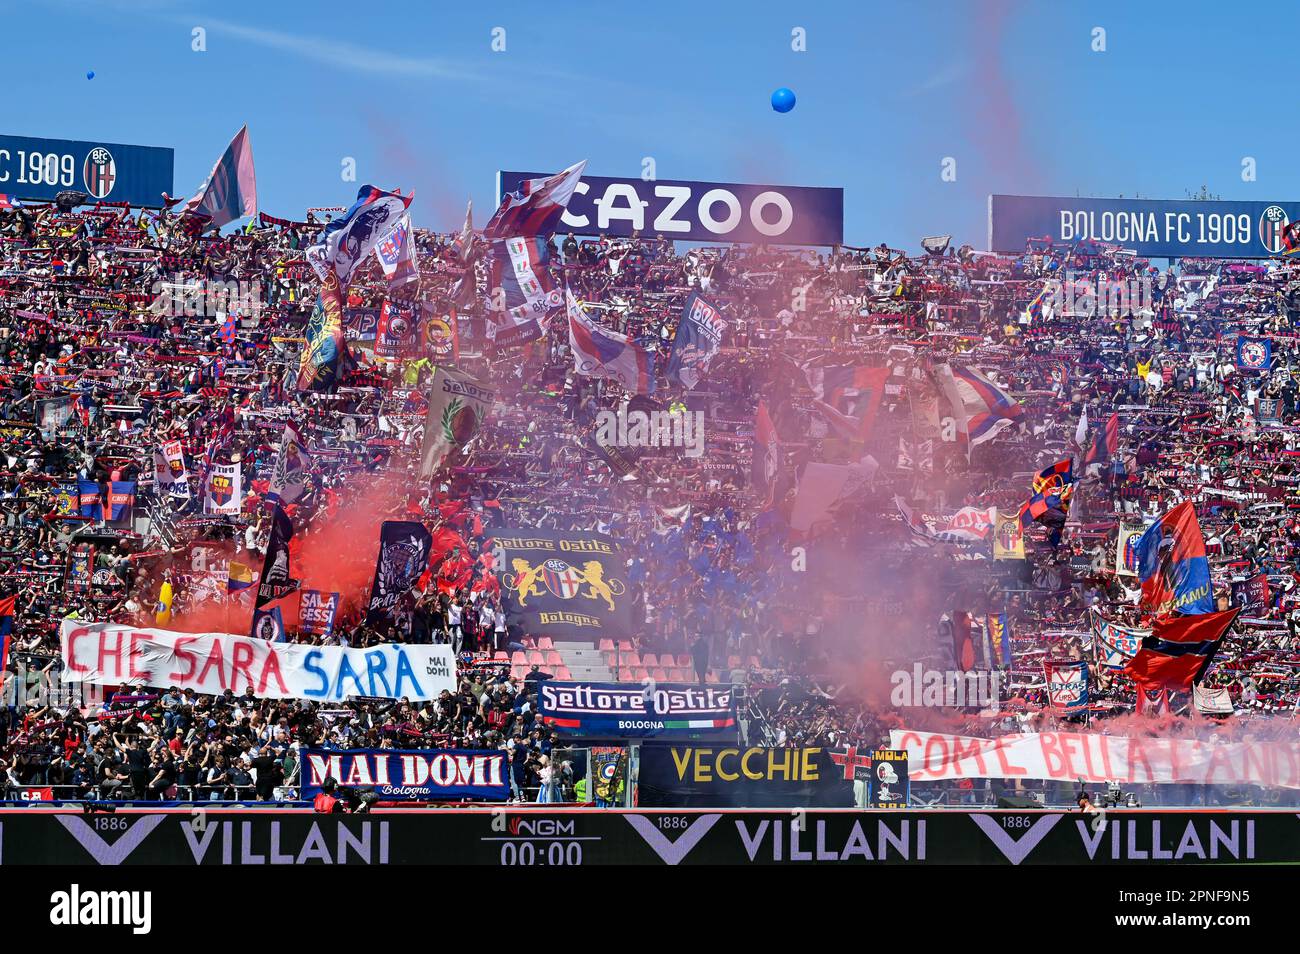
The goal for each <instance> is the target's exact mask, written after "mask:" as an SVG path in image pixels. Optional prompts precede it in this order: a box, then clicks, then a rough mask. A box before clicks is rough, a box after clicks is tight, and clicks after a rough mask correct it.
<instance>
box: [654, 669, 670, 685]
mask: <svg viewBox="0 0 1300 954" xmlns="http://www.w3.org/2000/svg"><path fill="white" fill-rule="evenodd" d="M650 678H651V679H653V680H654V681H655V682H667V681H668V673H667V671H665V670H663V669H652V670H651V671H650Z"/></svg>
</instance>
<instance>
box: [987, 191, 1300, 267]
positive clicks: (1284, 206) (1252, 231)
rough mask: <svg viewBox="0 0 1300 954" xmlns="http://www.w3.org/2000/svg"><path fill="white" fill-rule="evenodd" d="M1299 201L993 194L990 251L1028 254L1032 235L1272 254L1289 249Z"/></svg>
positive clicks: (1168, 249)
mask: <svg viewBox="0 0 1300 954" xmlns="http://www.w3.org/2000/svg"><path fill="white" fill-rule="evenodd" d="M1298 216H1300V202H1276V201H1273V202H1200V201H1195V200H1191V199H1186V200H1183V199H1084V198H1070V197H1062V196H1037V195H991V196H989V249H990V251H995V252H1010V253H1023V252H1024V251H1025V243H1026V242H1027V241H1028V240H1029V239H1031V238H1035V239H1042V238H1048V239H1051V241H1052V242H1053V243H1056V244H1061V245H1073V244H1075V243H1077V242H1099V243H1103V244H1108V245H1118V246H1120V247H1122V248H1127V249H1132V250H1133V251H1134V252H1136V253H1137V254H1138V255H1140V256H1143V257H1151V258H1169V257H1179V256H1186V255H1190V256H1206V257H1212V258H1268V257H1269V256H1272V255H1281V254H1282V253H1283V252H1284V251H1285V243H1284V240H1283V234H1284V233H1285V231H1286V227H1287V226H1288V225H1290V224H1291V223H1292V222H1294V221H1295V220H1296V218H1297V217H1298Z"/></svg>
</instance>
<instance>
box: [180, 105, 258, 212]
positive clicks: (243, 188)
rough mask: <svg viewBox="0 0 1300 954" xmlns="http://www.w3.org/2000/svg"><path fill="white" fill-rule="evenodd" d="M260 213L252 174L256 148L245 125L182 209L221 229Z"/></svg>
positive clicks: (181, 210)
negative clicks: (247, 216)
mask: <svg viewBox="0 0 1300 954" xmlns="http://www.w3.org/2000/svg"><path fill="white" fill-rule="evenodd" d="M256 211H257V175H256V173H255V172H254V171H253V145H252V143H251V142H249V139H248V126H247V125H245V126H244V127H243V128H242V129H240V130H239V132H237V133H235V138H234V139H232V140H230V145H229V146H227V147H226V151H225V152H224V153H222V154H221V158H220V159H218V160H217V164H216V165H215V166H213V167H212V172H211V173H209V174H208V178H207V181H206V182H204V183H203V185H202V186H200V187H199V191H198V192H196V193H195V194H194V195H193V196H192V197H191V198H190V199H189V200H188V201H187V202H186V203H185V205H183V206H182V207H181V209H180V214H182V215H184V214H186V213H189V214H192V215H198V216H203V217H205V218H207V219H208V220H209V223H210V224H211V225H216V226H218V227H220V226H222V225H225V224H226V223H227V222H233V221H235V219H239V218H243V217H244V216H246V215H253V214H254V213H255V212H256Z"/></svg>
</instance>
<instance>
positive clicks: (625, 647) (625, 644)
mask: <svg viewBox="0 0 1300 954" xmlns="http://www.w3.org/2000/svg"><path fill="white" fill-rule="evenodd" d="M618 648H619V649H621V650H622V651H623V652H625V653H630V652H632V650H633V646H632V640H630V639H620V640H619V641H618Z"/></svg>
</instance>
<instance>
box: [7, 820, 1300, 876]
mask: <svg viewBox="0 0 1300 954" xmlns="http://www.w3.org/2000/svg"><path fill="white" fill-rule="evenodd" d="M1297 860H1300V817H1298V816H1297V814H1296V813H1295V812H1212V811H1203V812H1147V811H1111V812H1106V813H1098V814H1081V813H1077V812H1076V813H1063V812H1047V813H1043V812H1017V811H1004V812H958V811H935V812H916V811H892V812H891V811H887V812H861V811H853V810H826V811H800V810H796V811H776V810H755V811H743V810H727V811H692V810H676V811H652V810H642V811H626V810H618V809H610V810H604V811H601V810H593V809H565V808H553V809H546V810H542V809H528V810H519V809H511V808H508V807H505V806H503V807H499V808H495V809H490V808H477V809H451V810H432V809H407V810H384V809H378V810H374V811H372V812H371V813H369V814H364V815H356V816H337V815H316V814H313V813H312V812H310V811H304V810H299V811H281V810H271V809H267V810H260V811H259V810H243V809H216V808H210V809H202V808H194V809H189V810H186V809H173V810H162V811H148V810H141V811H136V810H123V811H120V812H117V813H111V814H85V813H82V812H79V811H76V812H68V811H59V810H53V809H48V808H35V809H9V810H0V864H6V865H13V864H20V865H21V864H26V865H37V864H40V865H45V864H56V865H96V864H98V865H158V864H167V865H302V864H370V865H374V864H398V865H400V864H478V865H500V866H507V867H518V866H523V867H548V866H549V867H576V866H580V865H608V864H621V865H628V864H644V865H659V864H667V865H678V864H729V865H731V864H734V865H748V864H762V865H772V864H774V865H786V864H796V865H807V864H829V863H852V864H887V865H934V864H940V865H942V864H981V865H983V864H989V865H1022V864H1024V865H1038V864H1079V865H1132V864H1137V865H1150V864H1243V863H1278V862H1296V861H1297Z"/></svg>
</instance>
